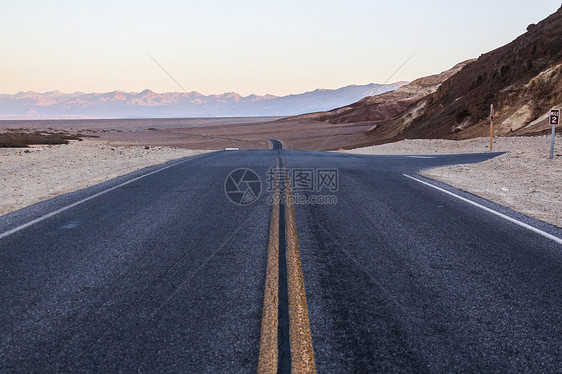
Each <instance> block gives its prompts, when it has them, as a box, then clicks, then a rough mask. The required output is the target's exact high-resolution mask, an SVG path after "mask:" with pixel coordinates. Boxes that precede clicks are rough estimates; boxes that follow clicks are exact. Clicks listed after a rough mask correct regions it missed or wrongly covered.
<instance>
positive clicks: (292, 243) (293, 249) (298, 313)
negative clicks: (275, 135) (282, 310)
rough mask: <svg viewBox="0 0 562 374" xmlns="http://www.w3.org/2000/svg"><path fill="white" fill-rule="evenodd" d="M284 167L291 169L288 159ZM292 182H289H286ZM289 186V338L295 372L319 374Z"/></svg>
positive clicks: (286, 214)
mask: <svg viewBox="0 0 562 374" xmlns="http://www.w3.org/2000/svg"><path fill="white" fill-rule="evenodd" d="M283 167H284V168H287V164H286V163H285V159H283ZM286 180H288V178H287V179H286ZM287 184H289V185H288V186H286V189H287V195H288V197H289V198H288V199H287V200H286V204H285V222H286V224H285V230H286V231H285V232H286V235H285V236H286V240H287V279H288V283H289V284H288V290H289V337H290V345H291V372H292V373H316V364H315V361H314V349H313V347H312V335H311V332H310V321H309V319H308V307H307V303H306V292H305V289H304V278H303V274H302V266H301V259H300V249H299V241H298V237H297V223H296V221H295V209H294V206H293V203H292V201H291V197H292V191H291V186H290V183H287Z"/></svg>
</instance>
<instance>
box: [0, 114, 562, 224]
mask: <svg viewBox="0 0 562 374" xmlns="http://www.w3.org/2000/svg"><path fill="white" fill-rule="evenodd" d="M41 122H42V121H41ZM146 125H147V126H154V125H156V126H158V125H159V126H161V127H163V128H164V129H163V130H161V131H154V130H148V128H147V129H145V130H140V131H138V130H136V131H135V130H127V129H123V130H125V131H123V132H119V131H108V132H103V131H102V130H100V129H98V130H97V131H98V132H97V135H101V137H99V138H86V141H83V142H72V143H70V144H69V145H61V146H49V147H45V146H44V147H41V146H38V147H33V148H30V149H27V150H26V149H21V148H19V149H16V148H3V149H2V148H0V181H1V182H2V188H1V189H0V215H2V214H6V213H9V212H11V211H14V210H17V209H20V208H22V207H25V206H27V205H31V204H33V203H36V202H39V201H42V200H45V199H48V198H51V197H53V196H57V195H61V194H64V193H67V192H71V191H75V190H78V189H81V188H84V187H88V186H91V185H93V184H96V183H99V182H102V181H105V180H108V179H111V178H114V177H116V176H119V175H122V174H126V173H129V172H131V171H133V170H137V169H140V168H143V167H147V166H150V165H154V164H159V163H163V162H166V161H169V160H172V159H177V158H181V157H185V156H190V155H194V154H198V153H202V152H206V151H205V150H204V149H205V147H208V148H207V149H224V148H225V147H240V148H241V149H244V148H261V149H267V148H269V147H270V145H269V144H268V142H267V141H265V140H264V139H267V138H269V137H271V138H278V139H282V140H283V142H284V144H285V145H286V146H287V148H289V149H311V148H312V149H322V148H324V147H325V146H326V145H327V143H329V142H331V141H333V140H327V141H326V140H320V141H319V140H318V139H321V137H322V136H325V135H326V133H325V132H326V131H328V132H330V131H333V134H332V135H334V137H336V138H339V140H341V137H346V136H351V135H346V131H349V130H351V129H346V128H341V127H340V128H339V129H336V128H334V129H324V130H323V134H320V133H316V132H315V131H316V130H317V131H320V130H318V129H316V124H314V126H313V127H307V124H306V123H302V124H301V128H299V129H298V130H299V131H303V130H306V131H307V132H306V137H304V138H302V139H301V140H299V138H298V136H297V135H296V133H297V127H295V125H294V124H292V125H290V126H289V128H284V126H286V125H287V124H286V123H284V122H282V121H277V122H276V123H275V125H272V124H271V123H254V124H249V125H248V124H246V125H240V124H226V125H225V124H219V125H218V126H213V127H192V128H187V129H186V128H178V129H173V128H172V127H173V126H172V125H171V124H166V125H167V126H162V125H163V124H162V123H153V124H149V123H146ZM57 128H58V127H57ZM259 128H262V130H263V134H261V135H260V134H258V133H253V134H250V132H251V131H256V130H258V129H259ZM75 130H76V129H75ZM175 130H177V131H175ZM272 130H274V131H272ZM357 130H358V129H353V131H350V133H354V134H356V131H357ZM176 132H185V133H186V135H187V133H190V134H200V135H205V136H215V137H222V136H224V137H240V138H244V139H246V140H245V141H244V142H236V141H231V140H227V139H215V138H202V137H196V136H189V135H187V136H185V137H184V136H183V135H179V134H175V133H176ZM258 132H259V131H258ZM353 136H356V135H353ZM250 138H251V139H250ZM178 139H180V140H179V141H178ZM316 142H317V143H316ZM311 143H316V145H317V146H315V147H309V146H310V144H311ZM320 143H322V144H323V145H322V144H320ZM488 144H489V140H488V139H485V138H477V139H470V140H462V141H452V140H424V139H422V140H404V141H401V142H397V143H392V144H385V145H380V146H372V147H366V148H358V149H354V150H349V151H340V152H346V153H358V154H371V155H389V154H395V155H400V154H418V155H427V154H429V155H431V154H451V153H473V152H476V153H479V152H489V150H488ZM148 146H150V148H149V149H145V148H146V147H148ZM189 146H194V147H193V148H195V149H198V150H192V149H186V148H188V147H189ZM180 147H181V148H180ZM549 149H550V137H545V136H543V137H502V138H497V139H495V142H494V147H493V150H494V151H498V152H506V153H505V154H504V155H501V156H499V157H496V158H494V159H492V160H489V161H486V162H483V163H479V164H472V165H457V166H451V167H444V168H439V169H432V170H425V171H423V172H422V174H423V175H424V176H427V177H429V178H433V179H436V180H439V181H442V182H445V183H447V184H450V185H452V186H454V187H457V188H459V189H462V190H465V191H467V192H470V193H473V194H475V195H478V196H481V197H484V198H486V199H489V200H492V201H494V202H497V203H499V204H501V205H505V206H507V207H509V208H512V209H514V210H517V211H520V212H522V213H524V214H527V215H529V216H532V217H535V218H538V219H541V220H543V221H546V222H549V223H551V224H553V225H556V226H559V227H562V183H561V182H562V156H561V154H562V137H561V136H558V137H557V139H556V145H555V154H556V155H558V156H555V157H554V160H550V159H549V158H548V153H549Z"/></svg>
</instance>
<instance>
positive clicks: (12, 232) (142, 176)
mask: <svg viewBox="0 0 562 374" xmlns="http://www.w3.org/2000/svg"><path fill="white" fill-rule="evenodd" d="M202 156H203V155H197V156H193V157H190V158H189V159H187V160H183V161H180V162H176V163H175V164H172V165H168V166H164V167H163V168H160V169H157V170H154V171H151V172H150V173H147V174H143V175H140V176H138V177H135V178H133V179H131V180H130V181H127V182H124V183H121V184H119V185H117V186H113V187H111V188H108V189H107V190H103V191H101V192H98V193H96V194H94V195H92V196H88V197H86V198H85V199H82V200H79V201H76V202H74V203H72V204H70V205H67V206H64V207H62V208H59V209H57V210H55V211H52V212H51V213H48V214H45V215H44V216H41V217H38V218H35V219H34V220H31V221H29V222H27V223H24V224H23V225H20V226H18V227H15V228H13V229H11V230H8V231H5V232H3V233H1V234H0V239H4V238H5V237H7V236H10V235H12V234H15V233H16V232H18V231H21V230H23V229H25V228H28V227H29V226H32V225H35V224H36V223H39V222H41V221H44V220H46V219H48V218H51V217H53V216H55V215H57V214H59V213H62V212H64V211H65V210H68V209H71V208H74V207H75V206H77V205H80V204H83V203H85V202H86V201H89V200H92V199H95V198H96V197H99V196H101V195H103V194H106V193H108V192H111V191H113V190H116V189H118V188H120V187H123V186H125V185H127V184H129V183H133V182H136V181H138V180H139V179H142V178H144V177H148V176H149V175H152V174H155V173H158V172H160V171H162V170H166V169H169V168H171V167H174V166H176V165H179V164H183V163H184V162H187V161H191V160H194V159H196V158H200V157H202ZM188 157H189V156H188Z"/></svg>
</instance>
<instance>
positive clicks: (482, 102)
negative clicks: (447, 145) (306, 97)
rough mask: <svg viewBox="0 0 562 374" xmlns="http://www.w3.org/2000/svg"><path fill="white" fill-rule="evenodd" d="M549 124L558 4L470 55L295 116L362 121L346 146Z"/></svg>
mask: <svg viewBox="0 0 562 374" xmlns="http://www.w3.org/2000/svg"><path fill="white" fill-rule="evenodd" d="M491 104H494V106H495V134H496V135H505V136H509V135H536V134H544V133H546V132H548V131H549V125H548V123H547V116H548V112H549V111H550V109H551V108H553V107H560V106H562V8H560V9H559V10H558V11H557V12H556V13H554V14H552V15H551V16H549V17H548V18H546V19H545V20H543V21H541V22H540V23H539V24H537V25H534V24H533V25H529V27H528V28H527V32H526V33H525V34H523V35H522V36H520V37H518V38H517V39H515V40H514V41H513V42H511V43H509V44H507V45H505V46H503V47H500V48H498V49H495V50H493V51H491V52H488V53H486V54H483V55H482V56H480V58H478V59H477V60H471V61H467V62H464V63H461V64H458V65H457V66H455V67H454V68H453V69H451V70H449V71H446V72H443V73H441V74H437V75H434V76H431V77H425V78H421V79H418V80H416V81H414V82H412V83H410V84H409V85H406V86H402V87H401V88H399V89H397V90H395V91H392V92H388V93H385V94H382V95H378V96H373V97H367V98H364V99H363V100H361V101H358V102H357V103H354V104H351V105H348V106H346V107H343V108H339V109H335V110H332V111H329V112H323V113H312V114H308V115H303V116H299V117H296V118H295V119H298V120H303V119H309V120H318V121H323V122H325V123H330V124H338V123H339V124H344V123H345V124H349V123H362V124H365V123H369V124H371V127H370V130H369V131H368V132H367V133H365V135H364V136H362V137H360V138H359V139H357V140H355V141H354V142H353V143H350V144H348V145H347V146H346V148H353V147H357V146H363V145H371V144H382V143H388V142H392V141H397V140H401V139H407V138H446V139H467V138H473V137H478V136H485V135H487V134H488V133H489V113H490V105H491Z"/></svg>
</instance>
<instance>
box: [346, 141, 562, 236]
mask: <svg viewBox="0 0 562 374" xmlns="http://www.w3.org/2000/svg"><path fill="white" fill-rule="evenodd" d="M488 146H489V139H486V138H476V139H469V140H460V141H454V140H426V139H419V140H404V141H401V142H397V143H392V144H384V145H380V146H373V147H366V148H358V149H354V150H350V151H343V152H346V153H356V154H372V155H392V154H417V155H427V154H451V153H480V152H488ZM493 150H494V152H495V151H498V152H508V153H506V154H504V155H501V156H498V157H496V158H494V159H492V160H488V161H485V162H481V163H478V164H470V165H456V166H449V167H443V168H435V169H430V170H425V171H423V172H422V173H421V174H422V175H424V176H426V177H429V178H432V179H436V180H439V181H442V182H445V183H447V184H449V185H452V186H454V187H456V188H459V189H461V190H464V191H467V192H470V193H473V194H475V195H478V196H481V197H483V198H485V199H488V200H491V201H494V202H496V203H498V204H501V205H504V206H507V207H509V208H511V209H513V210H516V211H519V212H521V213H524V214H526V215H528V216H531V217H534V218H538V219H540V220H543V221H545V222H548V223H551V224H553V225H555V226H558V227H562V136H557V138H556V141H555V148H554V151H555V157H554V159H553V160H550V159H549V157H548V156H549V153H550V136H548V137H546V136H540V137H502V138H497V139H495V142H494V146H493ZM556 155H558V156H556Z"/></svg>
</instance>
